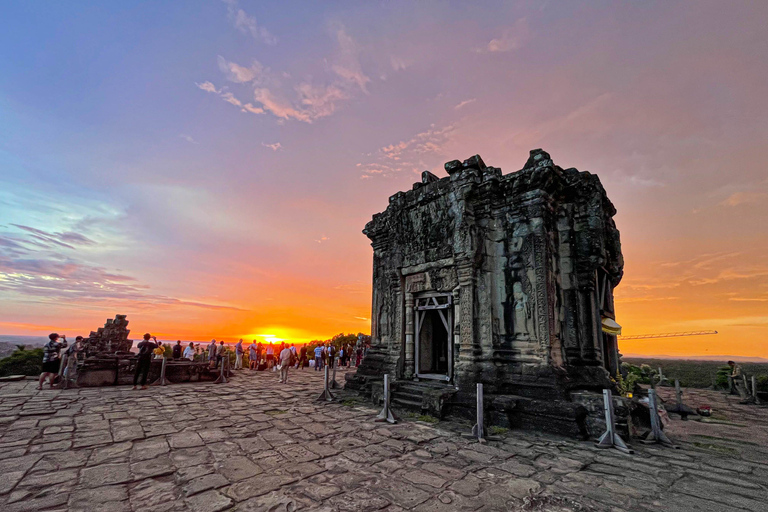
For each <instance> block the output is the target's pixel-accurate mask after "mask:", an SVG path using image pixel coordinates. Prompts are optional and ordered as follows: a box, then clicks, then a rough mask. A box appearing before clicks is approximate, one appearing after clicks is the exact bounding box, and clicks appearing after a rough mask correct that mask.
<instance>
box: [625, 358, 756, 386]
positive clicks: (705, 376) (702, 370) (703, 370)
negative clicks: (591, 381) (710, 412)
mask: <svg viewBox="0 0 768 512" xmlns="http://www.w3.org/2000/svg"><path fill="white" fill-rule="evenodd" d="M718 359H719V358H718ZM728 359H731V360H734V361H736V360H737V359H738V358H735V357H730V358H726V359H722V360H715V361H707V360H700V359H699V360H697V359H671V358H670V359H661V358H644V357H623V358H622V359H621V360H622V361H624V362H627V363H630V364H634V365H637V366H640V365H641V364H647V365H648V366H650V367H651V368H653V369H658V368H661V371H662V373H663V374H664V376H665V377H666V378H668V379H670V381H674V380H675V379H678V380H679V381H680V385H681V386H683V387H689V388H708V387H711V386H713V385H714V382H715V375H716V374H717V370H719V369H720V368H723V367H724V366H726V362H727V361H728ZM739 364H740V365H741V368H742V370H743V372H744V374H746V375H747V377H748V378H749V377H751V376H752V375H754V376H756V377H759V376H762V375H768V361H767V362H763V363H761V362H743V363H742V362H740V363H739ZM758 389H759V387H758Z"/></svg>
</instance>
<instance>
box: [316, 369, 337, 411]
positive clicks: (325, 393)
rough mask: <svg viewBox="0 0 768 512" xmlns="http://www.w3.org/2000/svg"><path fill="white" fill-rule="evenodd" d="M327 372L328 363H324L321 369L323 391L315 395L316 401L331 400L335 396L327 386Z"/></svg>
mask: <svg viewBox="0 0 768 512" xmlns="http://www.w3.org/2000/svg"><path fill="white" fill-rule="evenodd" d="M328 373H329V370H328V365H325V368H324V369H323V392H322V393H321V394H320V396H319V397H317V401H318V402H332V401H333V400H334V399H335V398H336V397H335V396H333V393H331V389H330V388H329V387H328Z"/></svg>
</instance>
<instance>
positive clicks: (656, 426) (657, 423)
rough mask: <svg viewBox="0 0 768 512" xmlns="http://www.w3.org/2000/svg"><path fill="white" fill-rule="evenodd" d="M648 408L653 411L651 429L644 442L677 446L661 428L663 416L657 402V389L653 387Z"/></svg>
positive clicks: (649, 394)
mask: <svg viewBox="0 0 768 512" xmlns="http://www.w3.org/2000/svg"><path fill="white" fill-rule="evenodd" d="M648 408H649V410H650V413H651V431H650V432H649V433H648V437H646V438H645V440H644V441H643V442H644V443H648V444H651V443H660V444H662V445H664V446H668V447H670V448H677V446H675V445H674V444H672V441H670V440H669V438H668V437H667V435H666V434H665V433H664V431H663V430H661V418H660V417H659V406H658V403H657V402H656V391H655V390H653V389H649V390H648Z"/></svg>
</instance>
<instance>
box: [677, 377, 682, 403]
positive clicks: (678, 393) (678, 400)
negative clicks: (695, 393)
mask: <svg viewBox="0 0 768 512" xmlns="http://www.w3.org/2000/svg"><path fill="white" fill-rule="evenodd" d="M675 397H676V398H677V406H678V407H679V406H681V405H683V390H682V389H680V381H679V380H678V379H675Z"/></svg>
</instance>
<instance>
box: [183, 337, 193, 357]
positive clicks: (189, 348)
mask: <svg viewBox="0 0 768 512" xmlns="http://www.w3.org/2000/svg"><path fill="white" fill-rule="evenodd" d="M184 359H189V360H190V361H194V360H195V344H194V343H192V342H191V341H190V342H189V345H188V346H187V348H185V349H184Z"/></svg>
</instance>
